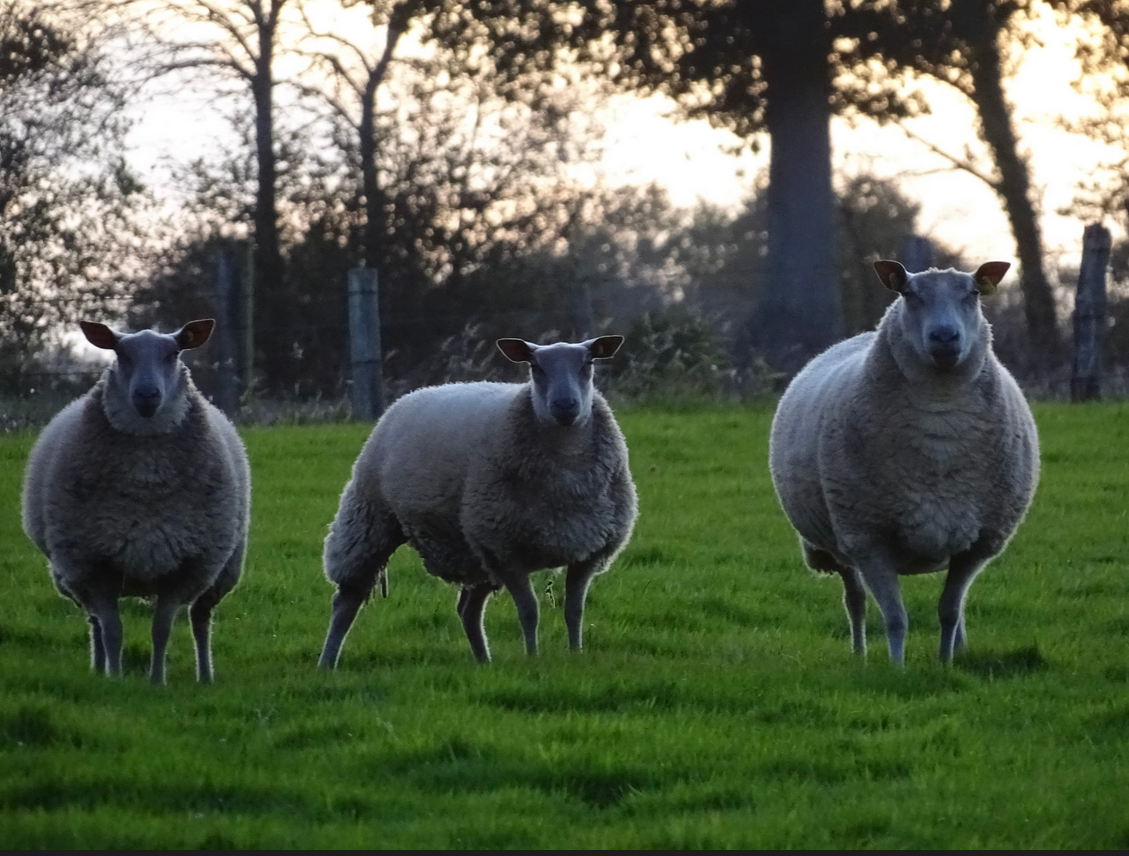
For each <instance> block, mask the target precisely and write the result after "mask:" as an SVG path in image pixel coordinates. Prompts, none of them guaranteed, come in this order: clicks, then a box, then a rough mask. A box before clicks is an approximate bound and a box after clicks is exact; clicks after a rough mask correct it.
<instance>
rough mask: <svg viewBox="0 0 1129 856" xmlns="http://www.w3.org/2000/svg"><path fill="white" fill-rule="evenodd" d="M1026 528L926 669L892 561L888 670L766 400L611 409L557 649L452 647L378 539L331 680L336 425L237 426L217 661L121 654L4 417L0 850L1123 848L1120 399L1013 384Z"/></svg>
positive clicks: (351, 451)
mask: <svg viewBox="0 0 1129 856" xmlns="http://www.w3.org/2000/svg"><path fill="white" fill-rule="evenodd" d="M1036 417H1037V420H1038V422H1039V428H1040V432H1041V439H1042V447H1043V476H1042V482H1041V484H1040V487H1039V492H1038V494H1037V496H1036V499H1035V504H1034V506H1033V508H1032V511H1031V513H1030V515H1029V516H1028V518H1027V521H1026V523H1025V524H1024V526H1023V527H1022V528H1021V529H1020V532H1019V534H1018V536H1017V537H1016V539H1015V541H1014V542H1013V543H1012V545H1011V547H1010V548H1009V550H1008V551H1007V552H1006V553H1005V554H1004V555H1003V556H1002V557H1001V558H1000V559H999V560H998V561H997V562H995V563H994V564H993V565H992V566H990V567H989V569H988V570H987V571H986V572H985V573H984V574H983V575H982V576H981V578H980V579H979V580H978V581H977V583H976V584H975V585H974V586H973V588H972V592H971V595H970V599H969V609H968V627H969V637H970V652H969V653H968V654H967V655H966V656H964V657H963V658H961V659H959V660H958V663H957V664H956V666H955V667H953V668H949V669H946V668H943V667H941V666H940V665H939V664H938V663H937V662H936V659H935V657H936V648H937V643H938V636H939V630H938V622H937V618H936V611H935V605H936V598H937V596H938V595H939V593H940V584H941V578H940V576H938V575H933V576H925V577H916V578H911V579H907V580H904V581H903V593H904V596H905V598H906V602H907V609H908V610H909V614H910V633H909V637H908V643H907V658H906V668H905V670H904V671H902V672H899V671H896V670H894V669H892V668H891V667H890V666H889V664H888V658H887V656H886V651H885V641H884V637H883V635H882V629H881V622H880V619H879V617H878V613H877V609H876V608H874V606H873V604H872V605H871V607H870V610H869V619H870V621H869V628H868V629H869V632H870V638H871V654H870V659H869V662H867V663H865V664H863V663H860V662H858V661H856V660H855V658H853V657H852V655H851V653H850V645H849V641H848V635H847V621H846V616H845V615H844V613H843V609H842V605H841V601H840V597H841V587H840V585H839V583H838V581H837V580H833V579H827V578H817V577H815V576H814V575H813V574H811V573H810V572H808V571H806V570H805V569H804V568H803V567H802V565H801V562H800V556H799V550H798V549H797V546H796V542H795V539H794V536H793V534H792V532H791V530H790V528H789V527H788V525H787V523H786V521H785V519H784V517H783V514H782V513H781V512H780V509H779V507H778V505H777V503H776V499H775V496H774V495H773V492H772V488H771V484H770V482H769V479H768V475H767V468H766V455H767V435H768V425H769V421H770V419H771V408H769V407H759V408H745V409H737V408H734V409H724V408H716V409H706V410H685V411H679V410H640V411H632V412H625V413H623V414H621V424H622V426H623V428H624V432H625V433H626V435H627V437H628V442H629V444H630V447H631V460H632V470H633V472H634V474H635V478H636V481H637V483H638V486H639V494H640V507H641V516H640V519H639V524H638V526H637V528H636V531H635V537H634V540H633V541H632V544H631V546H630V547H629V548H628V550H627V551H626V552H625V553H624V555H623V556H622V557H621V558H620V560H619V561H618V562H617V563H616V564H615V565H614V566H613V568H612V569H611V571H610V572H609V573H608V574H607V575H606V576H604V577H601V578H599V579H597V580H596V582H595V583H594V584H593V587H592V592H591V596H590V599H589V604H588V611H587V613H586V628H585V644H586V649H585V651H584V652H583V653H582V654H580V655H571V654H569V652H568V651H567V650H566V645H565V638H566V637H565V628H564V621H563V617H562V616H561V614H560V610H559V609H554V608H552V604H553V603H554V602H555V601H556V600H557V599H559V597H560V595H561V593H562V589H563V580H560V579H559V578H558V579H556V582H553V580H554V577H553V576H552V575H550V574H547V573H543V574H540V575H538V576H537V577H536V588H537V591H538V594H539V596H540V597H541V599H542V605H543V617H542V623H541V636H540V639H541V651H542V652H541V655H540V656H539V657H537V658H535V659H530V658H526V656H525V655H524V654H523V653H522V648H521V643H520V637H519V631H518V625H517V619H516V616H515V612H514V607H513V604H512V602H510V601H509V600H508V598H504V597H499V598H496V599H495V600H494V601H493V602H492V604H491V606H490V607H489V609H488V611H487V632H488V634H489V637H490V639H491V643H492V650H493V654H494V662H493V664H491V665H489V666H485V667H483V666H478V665H476V664H475V663H474V662H473V660H472V658H471V655H470V650H469V646H468V645H467V643H466V639H465V638H464V636H463V634H462V629H461V626H460V624H459V621H458V618H457V616H456V614H455V609H454V604H455V593H454V591H453V590H451V589H449V588H447V587H446V586H445V585H444V584H442V583H440V582H438V581H437V580H435V579H433V578H431V577H429V576H428V575H427V574H426V573H425V572H424V571H423V568H422V565H421V564H420V562H419V560H418V558H417V557H416V555H415V554H414V553H413V552H411V551H410V550H409V549H407V548H404V549H402V550H401V551H400V552H399V553H397V554H396V556H395V557H394V558H393V560H392V564H391V566H390V567H391V570H390V576H391V597H390V599H389V600H387V601H379V600H378V601H375V602H373V603H372V604H370V605H369V606H368V607H366V609H365V610H364V611H363V612H362V613H361V616H360V618H359V619H358V621H357V624H356V626H355V627H354V630H353V632H352V634H351V635H350V637H349V639H348V641H347V643H346V646H345V648H344V653H343V655H342V660H341V667H340V669H339V670H338V671H337V672H336V673H334V674H323V673H319V672H317V671H316V670H315V668H314V663H315V661H316V658H317V655H318V652H319V650H320V646H321V642H322V639H323V636H324V632H325V629H326V624H327V621H328V615H329V603H330V597H331V594H332V589H331V588H330V586H329V585H328V584H327V583H326V582H325V580H324V579H323V577H322V575H321V563H320V558H321V540H322V538H323V536H324V533H325V528H326V525H327V524H328V522H329V521H330V520H331V519H332V517H333V514H334V511H335V510H336V504H337V497H338V495H339V493H340V490H341V487H342V486H343V484H344V482H345V480H346V477H347V474H348V472H349V468H350V466H351V465H352V461H353V459H354V457H355V455H356V453H357V451H358V449H359V448H360V445H361V443H362V441H363V439H364V437H365V435H366V430H365V428H364V427H363V426H327V427H301V428H271V429H250V430H247V431H246V432H245V437H246V440H247V446H248V449H249V452H250V456H251V463H252V468H253V471H254V478H255V482H254V499H253V527H252V535H251V548H250V555H249V561H248V566H247V570H246V575H245V577H244V581H243V583H242V584H241V585H240V587H239V588H238V589H237V590H236V591H235V592H234V593H233V594H232V595H231V596H229V597H228V599H227V600H226V601H224V603H223V604H221V605H220V607H219V609H218V610H217V621H216V629H215V637H214V638H215V642H214V652H215V665H216V676H217V680H216V683H215V684H214V685H212V686H206V687H199V686H197V685H196V684H195V681H194V677H193V662H192V653H191V644H190V634H189V631H188V628H187V625H186V624H185V623H183V622H181V623H178V625H177V627H176V628H175V630H174V635H173V640H172V643H171V646H170V670H169V685H168V686H167V687H164V688H152V687H150V686H149V685H148V684H147V683H146V679H145V670H146V667H147V664H148V657H149V612H148V607H147V606H146V605H145V604H143V603H141V602H124V603H125V607H124V615H125V622H126V628H125V632H126V652H125V661H126V675H125V677H124V678H122V679H121V680H107V679H105V678H101V677H97V676H95V675H93V674H91V673H90V670H89V668H88V653H87V634H86V622H85V621H84V620H83V618H82V617H81V616H80V614H79V613H78V611H77V610H76V609H75V608H74V607H73V606H72V605H71V604H70V603H69V602H67V601H64V600H63V599H61V598H60V597H59V596H58V595H56V593H55V592H54V589H53V588H52V586H51V583H50V581H49V578H48V575H47V572H46V564H45V562H44V560H43V559H42V557H41V556H40V555H39V554H38V553H37V552H36V551H35V550H34V548H33V547H32V545H31V544H30V543H29V542H28V541H27V540H26V538H25V537H24V536H23V534H22V533H21V532H20V526H19V483H20V479H21V476H22V471H23V466H24V461H25V460H26V456H27V453H28V450H29V449H30V446H31V442H32V436H31V435H26V434H25V435H14V436H8V437H0V544H3V545H4V550H3V551H2V552H0V571H2V572H0V846H4V847H6V848H18V847H114V848H140V847H187V848H192V847H465V848H484V847H662V848H668V847H805V848H806V847H913V848H934V847H993V848H994V847H1025V848H1027V847H1110V848H1113V847H1129V520H1127V517H1126V511H1127V507H1129V505H1127V496H1129V406H1126V405H1121V404H1106V405H1093V406H1078V407H1069V406H1065V405H1042V406H1040V407H1038V408H1037V410H1036Z"/></svg>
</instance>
